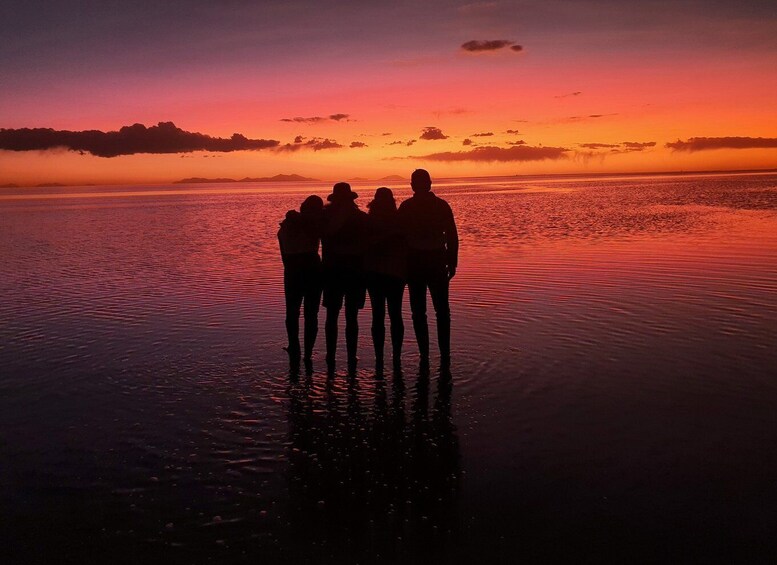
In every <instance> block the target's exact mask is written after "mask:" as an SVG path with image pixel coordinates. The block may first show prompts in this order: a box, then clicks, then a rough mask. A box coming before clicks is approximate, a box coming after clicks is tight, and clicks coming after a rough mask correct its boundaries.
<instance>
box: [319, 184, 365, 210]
mask: <svg viewBox="0 0 777 565" xmlns="http://www.w3.org/2000/svg"><path fill="white" fill-rule="evenodd" d="M358 197H359V195H358V194H356V193H355V192H354V191H353V190H351V185H350V184H348V183H347V182H338V183H337V184H336V185H334V187H332V194H330V195H329V196H327V197H326V199H327V200H328V201H329V202H331V203H332V204H348V203H354V202H353V201H354V200H356V199H357V198H358ZM354 205H355V203H354Z"/></svg>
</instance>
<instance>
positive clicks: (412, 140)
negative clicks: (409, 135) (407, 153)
mask: <svg viewBox="0 0 777 565" xmlns="http://www.w3.org/2000/svg"><path fill="white" fill-rule="evenodd" d="M416 141H417V140H415V139H411V140H410V141H408V142H407V143H405V145H407V146H408V147H410V146H411V145H414V144H415V142H416Z"/></svg>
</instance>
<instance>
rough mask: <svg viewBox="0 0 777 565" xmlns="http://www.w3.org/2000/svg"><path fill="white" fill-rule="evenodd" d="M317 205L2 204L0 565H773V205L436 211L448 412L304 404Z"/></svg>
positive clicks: (554, 184) (417, 397) (414, 388)
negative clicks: (446, 313)
mask: <svg viewBox="0 0 777 565" xmlns="http://www.w3.org/2000/svg"><path fill="white" fill-rule="evenodd" d="M328 188H329V187H328V186H319V185H317V184H304V185H284V186H279V185H278V186H275V185H273V186H269V185H262V186H256V185H252V186H247V187H242V186H241V187H235V186H230V187H219V186H211V187H195V186H185V185H184V186H176V187H171V188H165V187H150V188H148V189H146V188H132V189H131V190H128V189H127V188H126V187H81V188H50V189H35V191H36V193H41V194H44V195H46V196H47V198H46V199H39V198H29V197H27V194H26V193H25V191H26V189H13V190H4V191H0V196H9V197H10V196H13V199H11V198H6V199H2V200H1V201H0V265H2V276H1V277H0V515H1V516H2V519H0V561H2V562H3V563H5V562H8V563H36V562H40V563H43V562H50V561H51V556H52V555H54V556H57V557H59V556H62V559H61V560H62V561H67V560H70V561H72V562H84V561H85V560H87V559H88V560H91V561H95V560H96V561H98V562H100V561H108V560H110V561H111V562H117V561H125V562H128V563H137V562H149V561H150V560H151V559H152V558H153V559H155V560H158V559H159V558H160V557H162V558H164V559H166V560H168V561H170V562H177V561H180V562H185V563H190V562H226V561H232V562H235V561H236V562H241V561H242V562H251V563H254V562H257V561H259V560H261V561H263V562H293V561H294V559H296V560H297V561H302V562H305V561H308V562H314V561H315V562H343V561H356V560H358V561H364V562H369V561H377V562H410V563H412V562H422V561H423V562H442V561H453V562H455V561H459V562H465V563H470V562H472V561H477V560H481V561H484V562H514V561H515V560H516V556H518V557H524V558H527V559H529V560H530V561H532V560H533V561H538V562H547V561H549V560H553V559H558V558H565V559H566V560H567V561H569V560H571V559H574V558H575V557H579V558H580V560H589V561H597V560H598V561H603V560H604V561H606V560H611V559H610V558H613V557H619V558H621V559H622V560H628V561H633V560H634V557H635V555H636V556H638V557H642V558H643V559H644V560H645V561H650V560H651V559H650V558H651V557H652V558H653V559H652V560H653V561H671V562H677V561H696V562H699V561H716V560H721V559H722V560H728V561H741V562H750V561H761V562H763V561H764V560H767V561H768V560H769V559H767V558H768V557H772V556H774V555H777V548H775V542H774V541H773V536H772V532H773V531H774V529H775V528H777V491H775V489H773V488H772V483H773V477H774V476H775V475H777V453H775V451H774V450H773V449H771V448H770V446H772V445H774V444H775V443H777V417H776V416H775V410H774V406H775V405H777V381H775V379H774V375H775V374H777V351H776V350H775V348H774V343H775V338H777V322H776V321H777V300H775V296H777V175H773V174H763V175H714V176H680V177H665V176H663V177H629V178H624V177H620V178H581V179H570V178H563V177H562V178H558V177H557V178H542V177H533V178H529V179H487V180H486V179H484V180H483V182H482V183H481V181H479V180H471V179H464V180H461V179H451V180H449V181H445V182H441V183H440V188H439V191H440V193H441V194H442V195H444V196H445V198H446V199H447V200H448V201H449V202H450V203H451V206H452V208H453V210H454V213H455V214H456V216H457V220H458V223H459V228H460V235H461V239H462V251H461V257H460V268H459V272H458V274H457V276H456V278H455V279H454V280H453V283H452V287H451V303H452V304H451V307H452V317H453V335H452V343H453V347H454V353H455V354H454V357H453V379H452V382H453V385H452V386H450V384H449V383H445V381H444V380H443V381H442V382H440V380H439V376H438V375H436V374H434V373H432V375H431V376H430V377H429V378H425V377H424V376H423V375H422V376H421V377H419V376H418V375H417V374H416V373H415V372H408V373H407V374H405V375H404V377H403V378H402V379H398V378H394V377H393V376H391V375H387V376H386V378H385V380H382V379H378V378H376V377H375V375H374V374H373V373H371V372H368V371H364V370H361V371H359V372H358V373H357V375H356V378H355V379H353V380H349V379H347V378H346V377H345V376H344V375H342V374H340V375H337V376H336V377H335V378H334V379H332V380H327V379H326V376H325V375H324V372H323V353H321V351H319V352H318V355H317V356H316V357H314V367H315V371H314V373H313V375H312V376H311V377H310V378H309V379H306V378H305V377H300V378H299V379H298V380H296V381H294V380H292V381H290V380H289V376H288V374H287V372H286V369H287V361H286V357H285V355H284V354H283V351H282V350H281V346H282V345H284V340H285V338H284V329H283V291H282V285H281V276H282V269H281V265H280V260H279V257H278V251H277V241H276V238H275V233H276V231H277V222H278V221H279V220H280V219H281V218H282V217H283V215H284V213H285V211H286V210H287V209H290V208H294V207H296V206H298V204H299V202H300V200H301V198H302V197H303V196H304V195H307V194H308V193H309V192H312V191H318V192H319V193H320V194H324V193H327V191H328ZM372 188H374V187H372V186H371V185H369V184H367V183H364V184H361V185H359V184H358V183H357V184H356V190H357V192H360V193H361V194H363V195H367V194H369V192H370V190H371V189H372ZM182 191H183V192H185V194H183V193H180V192H182ZM395 192H396V193H397V194H398V196H399V198H400V199H402V198H404V197H407V196H409V192H410V191H409V188H406V187H400V188H398V189H397V190H395ZM65 194H67V195H70V196H67V197H60V196H63V195H65ZM364 200H367V198H364ZM359 201H360V202H361V199H360V200H359ZM405 314H406V315H408V316H409V309H408V308H407V307H405ZM361 316H362V327H367V325H368V323H367V322H366V320H367V319H368V316H369V310H366V311H364V312H363V313H362V314H361ZM406 325H407V327H411V325H410V323H409V320H407V321H406ZM367 338H368V336H367V335H366V334H365V333H364V332H363V333H362V341H361V344H360V351H359V355H360V357H361V363H360V367H370V366H372V348H371V346H370V344H369V341H368V339H367ZM406 339H407V343H406V347H405V352H406V353H405V354H404V359H403V361H404V367H406V368H412V367H416V366H417V364H418V356H417V352H416V348H415V344H414V343H413V339H412V333H411V334H410V335H408V336H406ZM432 345H433V346H434V344H432ZM319 347H323V344H319ZM341 354H342V353H341ZM433 369H434V363H433ZM570 556H573V557H572V558H570Z"/></svg>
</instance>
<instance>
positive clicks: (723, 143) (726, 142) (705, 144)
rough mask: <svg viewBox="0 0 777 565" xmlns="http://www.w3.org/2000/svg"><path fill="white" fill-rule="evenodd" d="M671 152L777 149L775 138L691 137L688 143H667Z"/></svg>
mask: <svg viewBox="0 0 777 565" xmlns="http://www.w3.org/2000/svg"><path fill="white" fill-rule="evenodd" d="M666 147H667V148H669V149H671V150H673V151H689V152H694V151H708V150H710V149H767V148H773V147H777V137H691V138H689V139H688V141H681V140H679V139H678V140H677V141H675V142H673V143H667V144H666Z"/></svg>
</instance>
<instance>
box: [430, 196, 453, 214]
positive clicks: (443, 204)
mask: <svg viewBox="0 0 777 565" xmlns="http://www.w3.org/2000/svg"><path fill="white" fill-rule="evenodd" d="M434 204H435V206H437V207H438V208H442V209H443V210H450V209H451V205H450V204H448V201H447V200H444V199H442V198H440V197H439V196H437V195H436V194H435V195H434Z"/></svg>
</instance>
